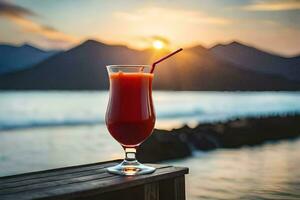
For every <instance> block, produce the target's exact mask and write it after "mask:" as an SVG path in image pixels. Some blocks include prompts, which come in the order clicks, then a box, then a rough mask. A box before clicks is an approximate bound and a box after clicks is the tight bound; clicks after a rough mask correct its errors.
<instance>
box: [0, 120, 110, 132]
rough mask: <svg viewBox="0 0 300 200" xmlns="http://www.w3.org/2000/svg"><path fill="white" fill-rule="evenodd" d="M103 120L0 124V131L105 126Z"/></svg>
mask: <svg viewBox="0 0 300 200" xmlns="http://www.w3.org/2000/svg"><path fill="white" fill-rule="evenodd" d="M103 123H104V121H103V120H76V119H75V120H62V121H34V122H23V123H18V122H16V123H3V124H0V130H15V129H26V128H42V127H57V126H82V125H96V124H103Z"/></svg>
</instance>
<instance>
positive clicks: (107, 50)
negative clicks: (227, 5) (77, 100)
mask: <svg viewBox="0 0 300 200" xmlns="http://www.w3.org/2000/svg"><path fill="white" fill-rule="evenodd" d="M165 53H166V52H164V53H159V52H157V51H156V53H155V52H153V51H151V50H145V51H138V50H133V49H129V48H127V47H125V46H117V45H106V44H103V43H100V42H97V41H93V40H88V41H86V42H84V43H82V44H80V45H79V46H77V47H75V48H72V49H70V50H68V51H66V52H62V53H59V54H56V55H54V56H52V57H50V58H48V59H46V60H44V61H43V62H41V63H39V64H37V65H36V66H35V67H33V68H30V69H26V70H22V71H19V72H15V73H10V74H6V75H2V76H0V89H41V90H43V89H57V90H76V89H81V90H89V89H92V90H94V89H108V86H109V82H108V76H107V72H106V68H105V66H106V65H109V64H150V63H152V62H153V61H154V60H155V59H156V58H157V57H160V56H162V55H164V54H165ZM154 88H155V89H161V90H226V91H232V90H299V89H300V84H299V83H297V82H293V81H288V80H286V79H283V78H280V77H278V76H274V75H268V74H267V75H266V74H260V73H258V72H253V71H249V70H245V69H241V68H240V67H237V66H235V65H234V64H232V63H231V62H227V61H224V60H223V59H220V58H218V57H217V56H215V55H213V54H212V53H211V52H210V51H209V50H208V49H206V48H204V47H202V46H196V47H193V48H189V49H185V50H184V51H183V52H182V53H180V54H178V55H176V56H174V57H173V58H172V59H169V60H166V61H165V62H163V63H161V64H160V65H159V66H157V68H156V70H155V79H154Z"/></svg>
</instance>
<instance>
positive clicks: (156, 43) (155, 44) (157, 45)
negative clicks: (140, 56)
mask: <svg viewBox="0 0 300 200" xmlns="http://www.w3.org/2000/svg"><path fill="white" fill-rule="evenodd" d="M152 46H153V48H154V49H162V48H164V47H165V43H164V42H163V41H161V40H154V41H153V43H152Z"/></svg>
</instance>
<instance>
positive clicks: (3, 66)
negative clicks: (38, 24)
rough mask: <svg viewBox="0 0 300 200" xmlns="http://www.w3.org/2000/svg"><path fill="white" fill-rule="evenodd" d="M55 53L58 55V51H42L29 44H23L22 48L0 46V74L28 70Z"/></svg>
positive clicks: (6, 45)
mask: <svg viewBox="0 0 300 200" xmlns="http://www.w3.org/2000/svg"><path fill="white" fill-rule="evenodd" d="M56 53H59V51H58V50H51V51H44V50H41V49H39V48H36V47H33V46H31V45H29V44H24V45H22V46H12V45H8V44H1V45H0V74H5V73H9V72H15V71H18V70H22V69H26V68H30V67H32V66H34V65H35V64H38V63H39V62H41V61H43V60H45V59H47V58H49V57H51V56H53V55H55V54H56Z"/></svg>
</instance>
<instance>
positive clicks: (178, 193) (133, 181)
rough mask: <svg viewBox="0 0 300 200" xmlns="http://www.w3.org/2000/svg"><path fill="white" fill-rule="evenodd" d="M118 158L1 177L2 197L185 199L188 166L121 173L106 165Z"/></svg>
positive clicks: (3, 199) (2, 199)
mask: <svg viewBox="0 0 300 200" xmlns="http://www.w3.org/2000/svg"><path fill="white" fill-rule="evenodd" d="M119 162H120V161H119V160H114V161H108V162H101V163H95V164H88V165H81V166H74V167H66V168H59V169H53V170H46V171H40V172H33V173H26V174H21V175H15V176H6V177H1V178H0V200H25V199H72V200H73V199H87V200H96V199H97V200H102V199H103V200H108V199H109V200H117V199H122V200H125V199H128V200H129V199H130V200H135V199H136V200H183V199H185V181H184V175H185V174H187V173H188V168H182V167H173V166H168V165H154V164H151V166H154V167H156V168H157V170H156V171H155V172H154V173H152V174H148V175H140V176H129V177H125V176H118V175H113V174H109V173H107V172H106V169H105V168H106V167H109V166H112V165H115V164H117V163H119Z"/></svg>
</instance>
